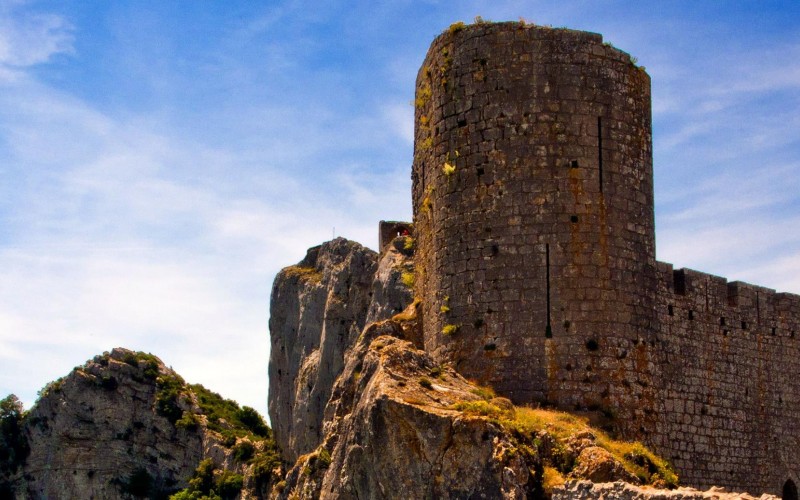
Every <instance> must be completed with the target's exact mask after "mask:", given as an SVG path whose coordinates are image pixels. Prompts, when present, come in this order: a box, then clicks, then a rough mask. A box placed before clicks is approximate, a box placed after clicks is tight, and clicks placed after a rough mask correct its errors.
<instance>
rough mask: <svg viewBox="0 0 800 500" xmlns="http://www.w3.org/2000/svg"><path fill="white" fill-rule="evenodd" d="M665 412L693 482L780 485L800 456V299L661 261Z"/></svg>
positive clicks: (667, 433)
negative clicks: (674, 266)
mask: <svg viewBox="0 0 800 500" xmlns="http://www.w3.org/2000/svg"><path fill="white" fill-rule="evenodd" d="M658 277H659V280H658V300H657V303H658V305H657V309H658V320H659V324H660V331H659V333H658V335H657V337H658V339H659V342H658V344H657V346H656V349H655V350H654V353H655V355H656V356H655V358H656V362H657V364H658V366H659V371H660V372H661V377H660V378H661V381H660V382H659V383H658V390H659V394H658V401H659V404H660V405H662V407H661V408H660V409H659V412H658V414H659V416H660V417H661V419H660V421H659V423H658V425H657V428H656V432H655V433H654V434H652V435H650V436H649V437H648V441H649V442H650V443H651V444H652V445H654V446H655V447H656V448H657V449H659V450H660V452H661V453H663V454H664V455H665V456H666V457H667V458H669V459H671V460H672V463H673V464H674V465H675V467H676V468H677V469H678V470H679V471H680V472H681V476H682V478H683V480H684V481H685V482H688V483H689V484H693V485H699V486H704V487H707V486H710V485H712V484H716V485H722V486H729V487H736V488H746V489H748V490H749V491H751V492H753V493H756V492H761V491H770V492H780V491H781V487H782V485H783V483H784V482H785V481H786V479H787V478H793V479H794V481H795V482H796V481H797V472H798V465H797V464H798V459H800V376H798V374H800V338H796V337H797V333H798V332H800V296H797V295H792V294H786V293H775V291H774V290H771V289H768V288H763V287H758V286H753V285H749V284H746V283H741V282H731V283H728V282H727V280H726V279H725V278H721V277H718V276H713V275H710V274H704V273H700V272H697V271H692V270H689V269H680V270H673V268H672V265H670V264H666V263H661V262H659V263H658Z"/></svg>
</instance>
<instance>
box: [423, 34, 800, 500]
mask: <svg viewBox="0 0 800 500" xmlns="http://www.w3.org/2000/svg"><path fill="white" fill-rule="evenodd" d="M649 85H650V82H649V78H648V76H647V74H646V73H644V71H642V70H641V69H639V68H637V67H636V66H635V65H634V64H633V63H632V62H631V60H630V56H629V55H628V54H626V53H625V52H622V51H619V50H617V49H615V48H613V47H611V46H609V45H607V44H603V43H602V37H600V35H596V34H592V33H584V32H577V31H572V30H564V29H548V28H541V27H534V26H526V25H523V24H520V23H502V24H478V25H473V26H469V27H461V26H454V27H453V28H452V29H451V30H448V31H447V32H445V33H443V34H442V35H440V36H439V37H438V38H436V40H434V42H433V44H432V45H431V48H430V50H429V52H428V54H427V56H426V59H425V62H424V63H423V66H422V69H421V70H420V72H419V74H418V77H417V90H416V100H415V107H416V112H415V120H416V125H415V151H414V165H413V171H412V189H413V193H412V195H413V208H414V234H415V237H416V238H417V249H416V256H415V262H416V265H417V273H416V285H415V287H416V290H415V292H416V294H417V295H418V296H419V297H421V298H422V299H423V301H422V305H423V310H422V316H423V330H424V337H425V339H424V340H425V349H426V351H428V352H429V353H431V354H432V355H433V356H434V357H435V358H437V359H438V360H439V361H441V362H449V363H452V364H453V365H454V366H455V367H456V369H458V370H459V372H461V373H462V374H463V375H465V376H467V377H469V378H472V379H475V380H477V381H478V382H481V383H484V384H489V385H491V386H493V387H494V388H495V389H496V390H497V391H498V392H499V393H501V394H502V395H504V396H507V397H510V398H511V399H512V400H514V401H515V402H516V403H541V404H546V405H551V406H555V407H558V408H561V409H564V410H568V411H579V412H580V411H586V412H590V413H593V414H594V415H595V416H602V417H603V418H602V419H601V420H604V422H601V423H607V424H609V425H610V426H612V427H613V428H614V430H615V431H617V432H618V433H619V434H620V435H621V436H622V437H624V438H628V439H640V440H642V441H644V442H645V443H647V444H648V445H650V446H652V447H653V448H654V449H655V450H656V451H657V452H659V453H660V454H662V455H664V456H666V457H667V458H670V459H671V460H672V462H673V463H674V465H675V466H676V469H677V470H678V472H679V474H680V476H681V477H682V479H683V481H684V482H685V483H688V484H690V485H693V486H703V487H706V486H710V485H722V486H729V487H732V488H736V489H740V490H741V489H744V490H748V491H751V492H754V493H755V492H761V491H768V492H772V493H778V492H780V491H781V486H782V485H783V484H784V482H785V481H786V480H787V479H789V478H791V479H792V480H793V481H794V482H795V483H797V482H798V480H800V479H799V478H798V473H800V468H798V465H797V464H798V463H800V421H799V419H800V376H798V374H800V338H796V337H797V335H798V334H799V333H800V296H796V295H791V294H781V293H775V291H773V290H769V289H766V288H761V287H756V286H752V285H747V284H744V283H738V282H733V283H728V282H727V281H726V280H725V279H724V278H720V277H716V276H711V275H707V274H703V273H698V272H696V271H691V270H683V269H682V270H678V271H675V270H673V268H672V266H671V265H670V264H665V263H661V262H656V260H655V232H654V222H653V221H654V214H653V185H652V179H653V172H652V150H651V138H650V131H651V124H650V86H649Z"/></svg>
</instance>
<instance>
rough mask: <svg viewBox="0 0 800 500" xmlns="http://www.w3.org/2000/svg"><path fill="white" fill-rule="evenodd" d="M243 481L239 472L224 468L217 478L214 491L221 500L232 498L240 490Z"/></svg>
mask: <svg viewBox="0 0 800 500" xmlns="http://www.w3.org/2000/svg"><path fill="white" fill-rule="evenodd" d="M243 483H244V480H243V478H242V475H241V474H236V473H235V472H231V471H229V470H225V471H222V473H221V474H220V475H219V477H218V478H217V488H216V491H217V493H219V496H221V497H222V498H223V500H228V499H233V498H236V497H237V496H238V495H239V494H240V493H241V492H242V484H243Z"/></svg>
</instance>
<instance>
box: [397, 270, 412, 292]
mask: <svg viewBox="0 0 800 500" xmlns="http://www.w3.org/2000/svg"><path fill="white" fill-rule="evenodd" d="M400 281H401V282H402V283H403V284H404V285H405V286H407V287H408V288H414V281H415V276H414V273H413V272H412V271H403V272H402V273H401V274H400Z"/></svg>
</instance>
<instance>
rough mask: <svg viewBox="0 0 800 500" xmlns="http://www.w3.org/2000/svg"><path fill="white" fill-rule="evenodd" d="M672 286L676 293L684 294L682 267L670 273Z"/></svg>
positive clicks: (684, 277) (684, 275)
mask: <svg viewBox="0 0 800 500" xmlns="http://www.w3.org/2000/svg"><path fill="white" fill-rule="evenodd" d="M672 281H673V286H674V287H675V293H676V294H677V295H686V273H684V272H683V269H679V270H677V271H673V273H672Z"/></svg>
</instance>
